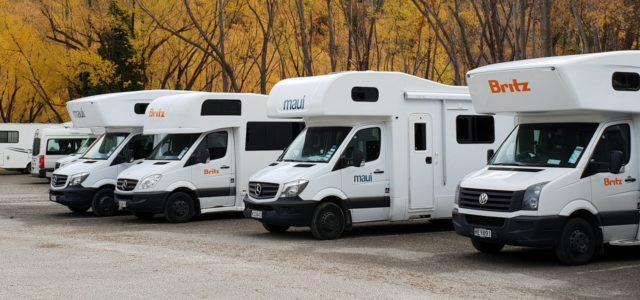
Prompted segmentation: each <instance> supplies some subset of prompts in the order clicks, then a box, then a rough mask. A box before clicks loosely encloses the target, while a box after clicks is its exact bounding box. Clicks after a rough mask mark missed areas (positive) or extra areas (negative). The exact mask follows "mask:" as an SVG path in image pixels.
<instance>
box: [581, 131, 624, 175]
mask: <svg viewBox="0 0 640 300" xmlns="http://www.w3.org/2000/svg"><path fill="white" fill-rule="evenodd" d="M629 131H630V130H629V124H617V125H612V126H609V127H607V128H606V129H605V130H604V132H603V133H602V136H600V139H599V140H598V144H597V145H596V149H595V151H593V155H592V156H591V161H590V168H591V170H590V171H591V174H596V173H606V172H609V156H610V154H611V151H622V154H623V157H624V163H623V164H624V165H627V164H628V163H629V158H630V154H631V134H630V132H629Z"/></svg>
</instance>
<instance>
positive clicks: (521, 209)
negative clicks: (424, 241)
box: [453, 51, 640, 264]
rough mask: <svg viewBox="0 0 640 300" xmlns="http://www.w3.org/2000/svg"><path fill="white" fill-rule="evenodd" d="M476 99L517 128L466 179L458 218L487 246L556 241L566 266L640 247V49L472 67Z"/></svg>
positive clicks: (461, 229) (460, 228)
mask: <svg viewBox="0 0 640 300" xmlns="http://www.w3.org/2000/svg"><path fill="white" fill-rule="evenodd" d="M468 78H469V88H470V92H471V96H472V98H473V104H474V106H475V108H476V110H477V111H479V112H483V113H497V114H503V113H505V114H511V115H516V116H517V117H518V123H519V124H518V126H517V127H516V128H515V129H514V131H513V132H512V133H511V134H510V135H509V136H508V137H507V138H506V140H505V141H504V142H503V143H502V146H500V149H498V151H497V152H496V153H495V155H493V158H491V160H490V161H489V165H488V166H486V167H485V168H483V169H481V170H479V171H476V172H473V173H471V174H469V175H468V176H466V178H464V179H463V180H462V181H461V183H460V186H459V190H458V193H457V194H458V196H457V197H456V200H457V201H456V205H455V208H454V211H453V220H454V225H455V228H456V231H457V232H458V233H459V234H461V235H464V236H468V237H471V240H472V242H473V245H474V246H475V247H476V249H478V250H479V251H481V252H498V251H500V250H501V249H502V247H503V246H504V245H505V244H509V245H521V246H534V247H552V248H554V249H555V253H556V256H557V257H558V259H559V260H560V261H562V262H563V263H566V264H582V263H587V262H589V261H590V260H591V259H592V257H593V256H594V254H598V253H600V252H601V251H602V250H603V244H607V243H608V244H611V245H640V236H639V234H640V232H639V226H638V225H639V221H640V182H639V181H638V176H639V174H638V171H639V168H640V161H639V160H640V127H639V126H640V102H639V101H640V51H623V52H609V53H599V54H586V55H575V56H560V57H551V58H543V59H532V60H524V61H517V62H511V63H503V64H496V65H491V66H486V67H482V68H479V69H475V70H473V71H470V72H469V73H468Z"/></svg>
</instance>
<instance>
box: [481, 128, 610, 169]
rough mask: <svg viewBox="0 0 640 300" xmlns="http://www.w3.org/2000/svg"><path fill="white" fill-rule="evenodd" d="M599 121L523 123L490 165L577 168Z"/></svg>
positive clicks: (501, 147) (514, 131) (499, 150)
mask: <svg viewBox="0 0 640 300" xmlns="http://www.w3.org/2000/svg"><path fill="white" fill-rule="evenodd" d="M597 127H598V124H597V123H540V124H520V125H518V126H517V127H516V128H515V129H514V130H513V132H511V134H510V135H509V137H508V138H507V140H506V141H505V142H504V143H503V144H502V146H500V149H498V152H496V154H495V155H494V156H493V158H492V159H491V161H490V162H489V164H490V165H507V166H531V167H560V168H575V166H576V164H577V163H578V162H579V161H580V157H582V154H584V150H585V148H586V147H587V145H588V144H589V141H590V140H591V138H592V137H593V134H594V132H595V131H596V128H597Z"/></svg>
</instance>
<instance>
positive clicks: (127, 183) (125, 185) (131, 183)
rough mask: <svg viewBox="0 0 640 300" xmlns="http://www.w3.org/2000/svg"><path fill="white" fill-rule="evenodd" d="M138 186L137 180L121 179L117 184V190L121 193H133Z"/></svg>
mask: <svg viewBox="0 0 640 300" xmlns="http://www.w3.org/2000/svg"><path fill="white" fill-rule="evenodd" d="M136 185H138V181H137V180H135V179H126V178H121V179H118V182H116V188H117V189H118V190H120V191H133V189H135V188H136Z"/></svg>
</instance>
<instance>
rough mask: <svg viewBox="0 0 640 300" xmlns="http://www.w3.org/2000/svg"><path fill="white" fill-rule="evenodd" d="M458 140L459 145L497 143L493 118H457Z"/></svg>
mask: <svg viewBox="0 0 640 300" xmlns="http://www.w3.org/2000/svg"><path fill="white" fill-rule="evenodd" d="M456 140H457V141H458V144H492V143H493V142H494V141H495V126H494V120H493V117H492V116H463V115H461V116H458V117H456Z"/></svg>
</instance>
